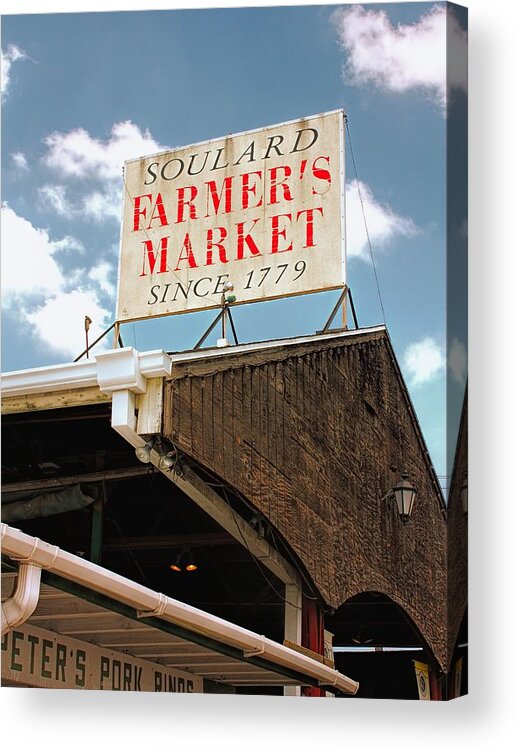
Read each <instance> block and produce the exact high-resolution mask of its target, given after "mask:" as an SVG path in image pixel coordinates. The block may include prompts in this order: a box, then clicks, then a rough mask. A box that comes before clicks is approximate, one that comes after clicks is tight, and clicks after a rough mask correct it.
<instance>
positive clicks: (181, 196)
mask: <svg viewBox="0 0 517 750" xmlns="http://www.w3.org/2000/svg"><path fill="white" fill-rule="evenodd" d="M187 190H188V191H190V197H189V198H188V199H187V198H186V192H187ZM196 195H197V188H196V187H194V185H188V186H187V187H181V188H178V218H177V220H176V223H177V224H181V223H182V222H183V221H185V208H186V207H187V206H188V218H189V219H195V218H196V207H195V205H194V200H195V198H196Z"/></svg>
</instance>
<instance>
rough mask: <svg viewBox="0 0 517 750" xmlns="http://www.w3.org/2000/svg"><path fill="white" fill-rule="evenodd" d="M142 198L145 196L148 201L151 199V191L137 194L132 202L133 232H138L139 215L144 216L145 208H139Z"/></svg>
mask: <svg viewBox="0 0 517 750" xmlns="http://www.w3.org/2000/svg"><path fill="white" fill-rule="evenodd" d="M142 198H147V199H148V200H149V201H151V203H152V200H153V196H152V195H151V193H146V195H137V196H136V198H135V202H134V204H133V232H138V230H139V229H140V216H143V217H144V218H145V215H146V211H147V209H146V208H140V204H141V202H142Z"/></svg>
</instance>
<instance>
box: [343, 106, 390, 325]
mask: <svg viewBox="0 0 517 750" xmlns="http://www.w3.org/2000/svg"><path fill="white" fill-rule="evenodd" d="M345 126H346V132H347V135H348V143H349V145H350V155H351V156H352V164H353V165H354V173H355V181H356V184H357V192H358V193H359V201H360V203H361V211H362V214H363V221H364V228H365V230H366V238H367V240H368V248H369V250H370V258H371V261H372V268H373V273H374V276H375V284H376V286H377V294H378V296H379V302H380V305H381V311H382V320H383V323H384V325H386V314H385V312H384V305H383V303H382V295H381V288H380V285H379V277H378V276H377V269H376V267H375V260H374V258H373V249H372V243H371V240H370V233H369V231H368V224H367V221H366V214H365V211H364V201H363V196H362V194H361V185H360V182H359V177H358V175H357V166H356V163H355V156H354V149H353V148H352V137H351V135H350V126H349V124H348V117H347V116H346V115H345Z"/></svg>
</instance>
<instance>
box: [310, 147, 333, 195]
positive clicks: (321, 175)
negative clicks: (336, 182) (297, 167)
mask: <svg viewBox="0 0 517 750" xmlns="http://www.w3.org/2000/svg"><path fill="white" fill-rule="evenodd" d="M320 159H323V161H326V162H327V164H330V157H328V156H318V158H317V159H314V161H313V163H312V174H313V175H314V177H316V179H317V180H323V181H324V182H326V183H327V185H326V186H325V189H324V190H322V191H321V192H318V191H317V190H315V189H314V188H312V194H313V195H323V193H326V192H327V190H328V189H329V188H330V184H331V182H332V176H331V174H330V172H329V170H328V169H324V168H323V167H318V166H317V164H318V162H319V161H320Z"/></svg>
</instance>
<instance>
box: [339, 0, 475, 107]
mask: <svg viewBox="0 0 517 750" xmlns="http://www.w3.org/2000/svg"><path fill="white" fill-rule="evenodd" d="M333 20H334V23H335V25H336V28H337V32H338V39H339V42H340V44H341V46H342V47H343V49H344V51H345V53H346V58H347V59H346V64H345V68H344V74H345V77H346V79H347V81H350V82H352V83H354V84H358V85H360V84H364V83H373V84H376V85H377V86H379V87H380V88H383V89H386V90H389V91H398V92H403V91H409V90H410V89H415V88H422V89H425V90H427V91H428V92H430V93H431V95H432V96H433V97H434V98H435V99H436V101H437V102H438V103H439V104H440V105H441V106H442V108H444V109H445V105H446V99H447V92H446V84H447V75H448V79H449V80H448V84H449V95H450V94H451V93H452V92H453V91H457V90H463V91H466V90H467V54H466V50H467V32H466V31H465V30H463V29H462V28H461V26H460V25H459V22H458V19H457V18H456V16H455V15H454V12H453V11H447V9H446V8H444V7H443V6H438V5H435V6H434V7H432V8H431V9H430V10H429V11H428V12H427V13H425V14H424V15H423V16H422V17H421V18H420V19H419V20H418V21H417V22H416V23H412V24H399V25H397V26H393V24H392V23H391V21H390V19H389V16H388V14H387V13H386V11H384V10H368V11H367V10H365V9H364V8H363V7H362V6H361V5H354V6H352V7H350V8H347V9H340V10H337V11H335V13H334V15H333ZM447 41H449V44H447ZM447 62H448V68H447Z"/></svg>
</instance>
